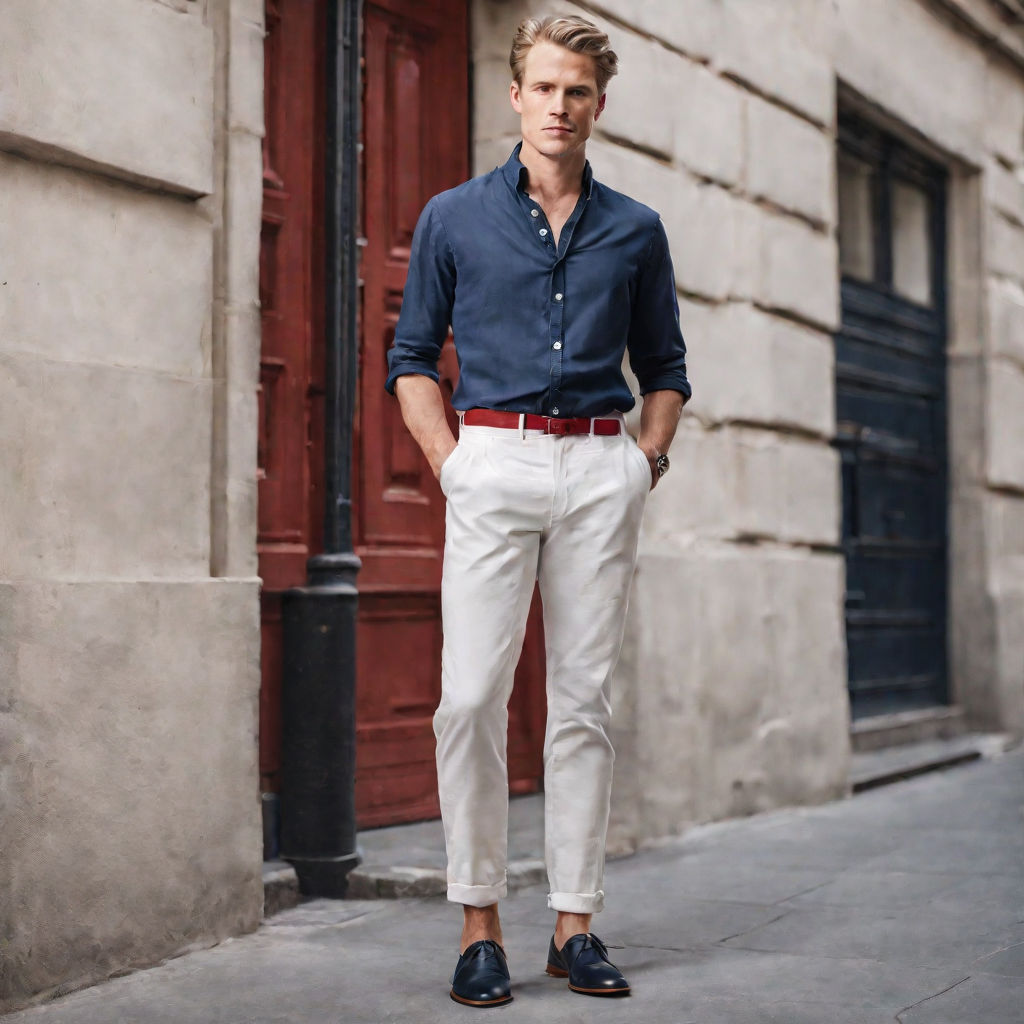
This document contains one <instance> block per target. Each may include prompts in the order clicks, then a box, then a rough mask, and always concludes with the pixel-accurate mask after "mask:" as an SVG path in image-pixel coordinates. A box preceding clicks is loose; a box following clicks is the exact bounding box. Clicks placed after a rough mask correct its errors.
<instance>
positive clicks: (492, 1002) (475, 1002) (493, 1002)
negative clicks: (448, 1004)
mask: <svg viewBox="0 0 1024 1024" xmlns="http://www.w3.org/2000/svg"><path fill="white" fill-rule="evenodd" d="M448 995H450V996H451V997H452V999H454V1000H455V1002H457V1003H462V1005H463V1006H478V1007H480V1008H481V1009H484V1010H486V1009H487V1008H488V1007H490V1006H507V1005H508V1004H509V1003H511V1002H512V997H511V996H506V997H505V998H504V999H482V1000H481V999H464V998H463V997H462V996H457V995H456V994H455V989H452V990H451V992H449V993H448Z"/></svg>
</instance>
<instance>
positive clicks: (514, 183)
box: [501, 142, 594, 199]
mask: <svg viewBox="0 0 1024 1024" xmlns="http://www.w3.org/2000/svg"><path fill="white" fill-rule="evenodd" d="M522 148H523V144H522V142H518V143H516V148H515V149H513V150H512V155H511V156H510V157H509V158H508V160H506V161H505V166H504V167H502V169H501V170H502V174H504V176H505V180H506V181H507V182H508V184H509V187H510V188H511V189H513V190H514V191H519V192H525V191H526V186H527V184H528V183H529V180H530V176H529V172H528V171H527V170H526V167H525V165H524V164H523V163H522V161H521V160H520V159H519V151H520V150H521V149H522ZM593 189H594V172H593V170H592V169H591V167H590V161H589V160H588V161H587V162H586V163H585V164H584V165H583V194H584V195H585V196H586V197H587V199H589V198H590V193H591V192H592V191H593Z"/></svg>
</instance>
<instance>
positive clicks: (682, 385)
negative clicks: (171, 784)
mask: <svg viewBox="0 0 1024 1024" xmlns="http://www.w3.org/2000/svg"><path fill="white" fill-rule="evenodd" d="M648 391H678V392H679V393H680V394H681V395H684V396H685V397H686V398H689V397H690V396H691V395H692V394H693V388H692V387H690V382H689V381H688V380H687V379H686V374H685V373H683V372H682V371H681V370H670V371H668V372H667V373H659V374H658V376H657V377H651V378H650V379H648V380H645V381H644V382H643V383H642V384H641V385H640V394H641V395H646V394H647V392H648Z"/></svg>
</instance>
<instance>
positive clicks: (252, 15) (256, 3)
mask: <svg viewBox="0 0 1024 1024" xmlns="http://www.w3.org/2000/svg"><path fill="white" fill-rule="evenodd" d="M230 4H231V14H232V16H233V17H235V18H240V19H241V20H242V21H247V22H248V23H249V24H250V25H255V26H256V27H257V28H261V29H262V28H265V17H264V16H265V14H266V10H267V2H266V0H230Z"/></svg>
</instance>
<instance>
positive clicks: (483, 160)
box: [473, 135, 597, 175]
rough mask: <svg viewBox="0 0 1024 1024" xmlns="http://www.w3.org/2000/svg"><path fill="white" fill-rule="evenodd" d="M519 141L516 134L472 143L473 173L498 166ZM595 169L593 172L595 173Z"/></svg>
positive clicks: (482, 172) (484, 171) (483, 172)
mask: <svg viewBox="0 0 1024 1024" xmlns="http://www.w3.org/2000/svg"><path fill="white" fill-rule="evenodd" d="M518 141H519V137H518V136H514V135H506V136H502V137H501V138H497V139H484V140H482V141H475V142H474V143H473V174H474V175H477V174H486V173H487V172H488V171H492V170H494V168H495V167H500V166H501V165H502V164H504V163H505V161H506V160H507V159H508V158H509V154H510V153H511V152H512V150H513V149H515V146H516V143H517V142H518ZM596 173H597V172H596V170H595V174H596Z"/></svg>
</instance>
